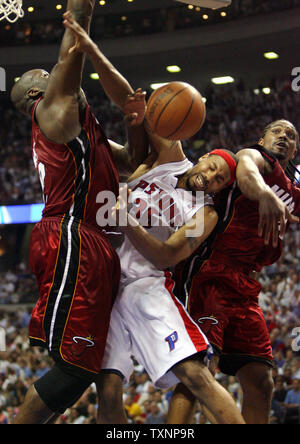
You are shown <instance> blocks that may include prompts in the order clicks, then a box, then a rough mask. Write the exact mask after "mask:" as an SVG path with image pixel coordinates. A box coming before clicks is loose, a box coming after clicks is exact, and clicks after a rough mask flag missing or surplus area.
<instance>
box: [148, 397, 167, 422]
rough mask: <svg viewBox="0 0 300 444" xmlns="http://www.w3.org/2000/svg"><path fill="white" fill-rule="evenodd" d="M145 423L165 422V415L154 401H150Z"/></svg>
mask: <svg viewBox="0 0 300 444" xmlns="http://www.w3.org/2000/svg"><path fill="white" fill-rule="evenodd" d="M146 424H165V416H164V415H163V413H162V412H161V410H160V408H159V406H158V405H157V403H156V402H155V401H152V402H151V405H150V413H149V414H148V415H147V417H146Z"/></svg>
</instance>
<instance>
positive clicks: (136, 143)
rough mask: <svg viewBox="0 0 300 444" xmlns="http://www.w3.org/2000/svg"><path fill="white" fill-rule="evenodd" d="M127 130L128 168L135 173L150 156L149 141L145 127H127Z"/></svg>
mask: <svg viewBox="0 0 300 444" xmlns="http://www.w3.org/2000/svg"><path fill="white" fill-rule="evenodd" d="M126 129H127V143H126V145H125V149H126V150H127V159H128V167H129V171H130V172H134V171H135V170H136V169H137V168H138V167H139V166H140V165H141V163H142V162H143V161H144V160H145V159H146V157H147V155H148V151H149V141H148V137H147V133H146V131H145V129H144V126H143V125H137V126H127V127H126Z"/></svg>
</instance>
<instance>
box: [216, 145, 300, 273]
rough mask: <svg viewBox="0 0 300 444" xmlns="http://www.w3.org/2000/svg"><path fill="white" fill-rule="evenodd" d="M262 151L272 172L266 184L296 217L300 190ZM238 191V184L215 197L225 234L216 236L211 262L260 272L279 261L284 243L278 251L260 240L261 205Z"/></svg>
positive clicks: (267, 177) (262, 151)
mask: <svg viewBox="0 0 300 444" xmlns="http://www.w3.org/2000/svg"><path fill="white" fill-rule="evenodd" d="M260 151H261V154H262V155H263V156H264V158H265V159H266V160H267V161H268V162H269V163H270V164H271V166H272V168H273V169H272V171H271V172H270V173H269V174H268V175H266V176H264V181H265V183H266V184H267V185H269V187H270V188H271V189H272V190H273V191H274V193H275V194H276V195H277V196H278V197H279V198H280V199H281V200H282V201H283V202H284V203H285V205H286V206H287V207H288V209H289V210H290V212H291V213H297V212H298V211H299V209H300V189H299V188H298V187H297V186H296V185H294V184H293V183H292V182H291V181H290V179H289V178H288V177H287V176H286V174H285V173H284V171H283V169H282V167H281V166H280V164H279V162H278V161H277V160H275V159H273V158H272V157H270V156H269V155H268V154H267V153H266V152H264V150H262V149H260ZM235 188H237V185H236V184H234V186H233V188H232V189H229V190H227V189H226V190H223V192H221V193H219V195H217V196H216V199H215V203H216V209H217V211H218V213H219V217H220V219H221V220H220V228H221V227H222V228H221V229H222V232H219V233H217V235H216V237H215V239H214V242H213V245H212V254H211V255H210V260H217V261H218V260H220V259H221V260H222V261H223V260H226V263H227V264H230V263H238V264H240V265H243V264H245V265H246V266H251V268H252V269H253V270H256V271H260V270H261V269H262V267H264V266H267V265H271V264H273V263H274V262H276V261H277V260H278V259H279V257H280V256H281V252H282V246H281V242H279V244H278V246H277V247H276V248H274V247H272V245H270V244H269V245H267V246H266V245H265V244H264V239H263V238H262V237H259V236H258V223H259V211H258V203H257V202H256V201H251V200H249V199H247V198H246V197H245V196H244V195H243V194H241V192H240V191H239V189H238V188H237V190H236V192H235ZM225 204H226V209H225V208H224V205H225ZM229 216H230V219H229ZM226 220H227V221H228V223H227V222H226ZM224 223H225V225H224ZM220 228H219V229H220ZM227 259H228V260H227Z"/></svg>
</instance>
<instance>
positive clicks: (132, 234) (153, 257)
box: [123, 215, 175, 269]
mask: <svg viewBox="0 0 300 444" xmlns="http://www.w3.org/2000/svg"><path fill="white" fill-rule="evenodd" d="M123 231H124V233H125V235H126V236H127V237H128V238H129V240H130V241H131V243H132V244H133V246H134V247H135V248H136V249H137V250H138V251H139V253H141V254H142V255H143V256H144V257H145V258H146V259H147V260H148V261H150V262H152V264H154V265H155V267H156V268H158V269H165V268H168V267H170V266H172V265H175V263H173V260H172V259H174V252H173V251H172V248H171V247H170V246H169V245H168V244H166V243H165V242H162V241H160V240H159V239H157V238H156V237H154V236H152V235H151V234H150V233H148V231H147V230H146V229H145V228H144V227H142V226H141V225H139V224H137V223H136V221H135V219H134V218H132V217H131V216H130V215H129V216H128V225H127V227H125V228H124V230H123Z"/></svg>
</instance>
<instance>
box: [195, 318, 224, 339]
mask: <svg viewBox="0 0 300 444" xmlns="http://www.w3.org/2000/svg"><path fill="white" fill-rule="evenodd" d="M197 322H198V324H200V326H201V328H202V329H203V330H205V333H206V334H209V333H210V332H211V330H212V328H213V326H214V325H218V323H219V321H218V319H216V318H215V317H214V316H213V315H212V316H203V317H202V318H199V319H198V321H197ZM203 324H204V325H203Z"/></svg>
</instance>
